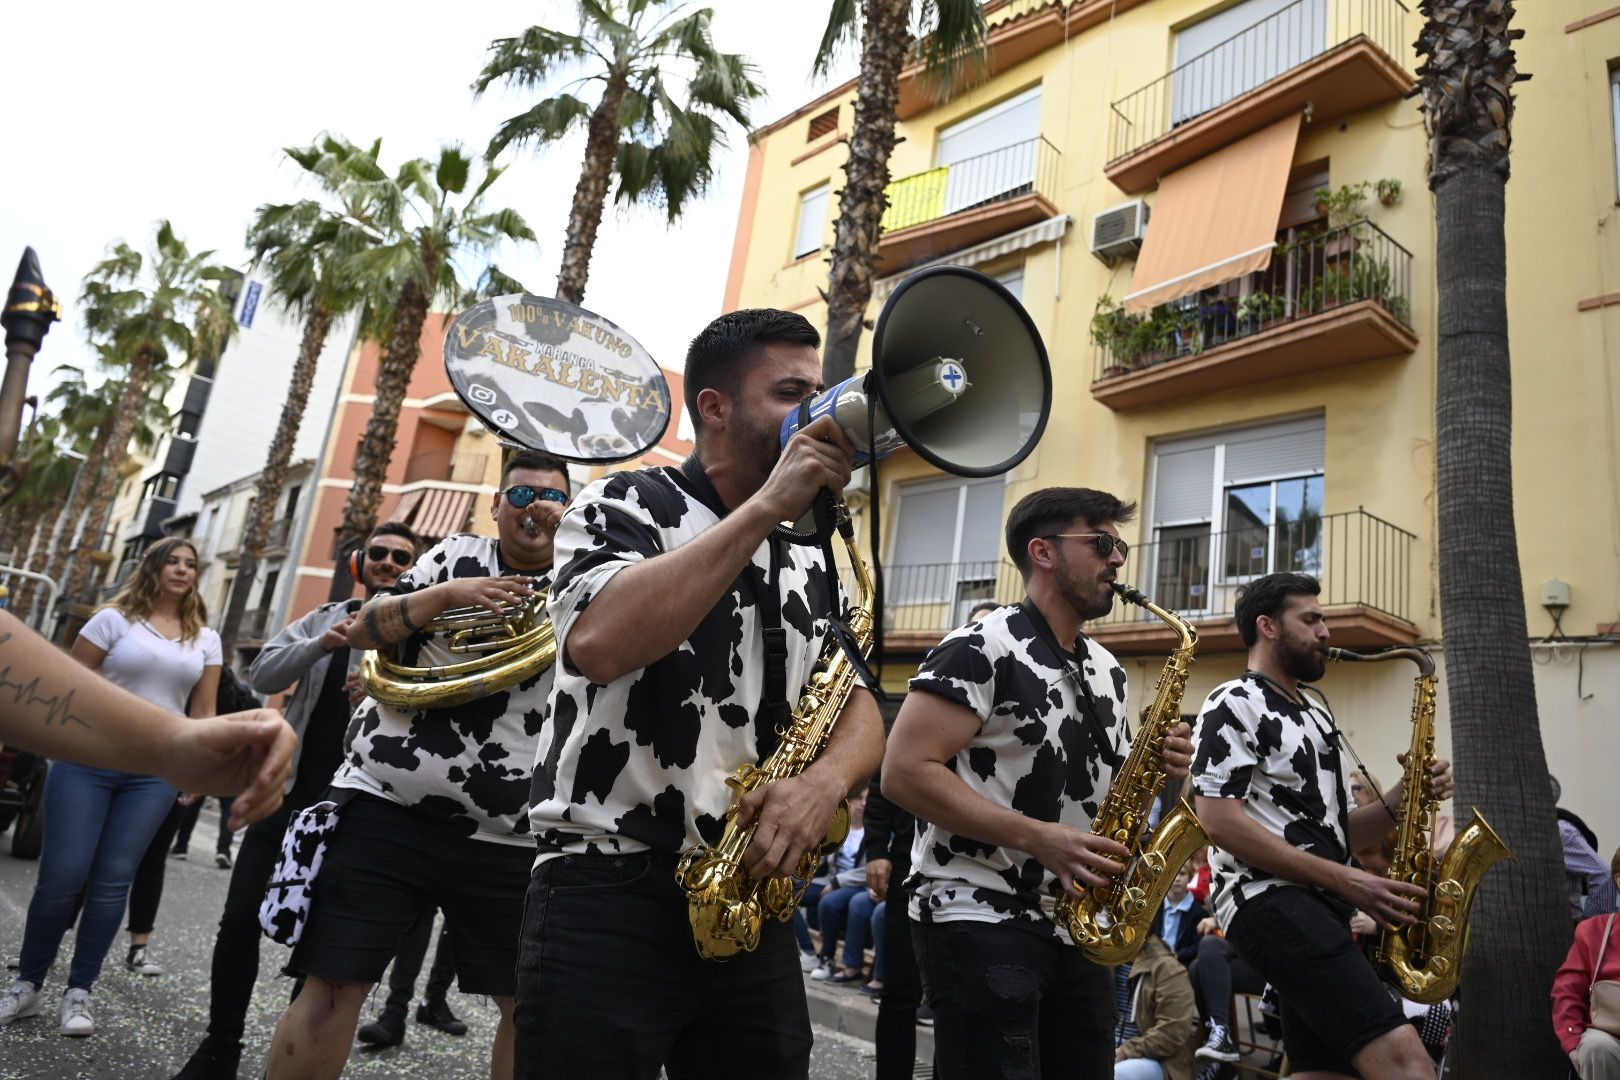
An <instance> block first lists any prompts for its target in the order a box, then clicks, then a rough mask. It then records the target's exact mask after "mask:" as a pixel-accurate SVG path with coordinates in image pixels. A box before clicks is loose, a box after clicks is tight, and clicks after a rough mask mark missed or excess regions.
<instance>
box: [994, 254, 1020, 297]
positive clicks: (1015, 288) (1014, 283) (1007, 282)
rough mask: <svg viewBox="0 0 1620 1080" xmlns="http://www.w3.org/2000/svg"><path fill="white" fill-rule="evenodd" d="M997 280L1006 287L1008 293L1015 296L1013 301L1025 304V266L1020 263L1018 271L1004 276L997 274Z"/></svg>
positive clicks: (1010, 271)
mask: <svg viewBox="0 0 1620 1080" xmlns="http://www.w3.org/2000/svg"><path fill="white" fill-rule="evenodd" d="M996 280H997V281H999V282H1001V284H1002V285H1004V286H1005V287H1006V289H1007V291H1008V292H1010V293H1012V294H1013V299H1015V300H1017V301H1018V302H1019V303H1023V302H1024V267H1023V264H1021V263H1020V264H1019V266H1018V268H1017V269H1016V270H1008V271H1007V272H1006V273H1004V274H997V275H996Z"/></svg>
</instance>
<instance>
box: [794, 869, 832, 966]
mask: <svg viewBox="0 0 1620 1080" xmlns="http://www.w3.org/2000/svg"><path fill="white" fill-rule="evenodd" d="M826 887H827V886H826V885H824V884H823V883H821V882H819V881H812V882H811V883H810V884H809V885H806V886H805V888H804V898H803V899H801V900H800V901H799V906H798V907H796V908H794V909H793V936H794V937H795V938H797V939H798V940H799V951H800V952H815V951H816V943H815V942H814V941H812V940H811V939H810V931H811V929H816V930H819V929H821V927H820V926H818V925H816V923H817V921H818V920H817V919H815V918H810V917H811V916H816V905H817V903H819V902H820V900H821V891H822V890H823V889H825V888H826Z"/></svg>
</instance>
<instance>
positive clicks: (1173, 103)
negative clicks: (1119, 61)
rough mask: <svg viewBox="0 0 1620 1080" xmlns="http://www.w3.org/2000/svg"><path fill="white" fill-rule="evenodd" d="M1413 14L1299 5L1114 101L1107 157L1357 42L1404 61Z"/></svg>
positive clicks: (1392, 4)
mask: <svg viewBox="0 0 1620 1080" xmlns="http://www.w3.org/2000/svg"><path fill="white" fill-rule="evenodd" d="M1406 15H1407V9H1406V6H1405V5H1404V4H1402V3H1401V2H1400V0H1295V2H1294V3H1292V4H1289V5H1288V6H1287V7H1285V8H1283V9H1282V10H1281V11H1278V12H1277V13H1276V14H1274V15H1270V16H1268V17H1267V18H1265V19H1262V20H1261V21H1259V22H1257V23H1255V24H1254V25H1253V26H1251V27H1249V28H1248V29H1247V30H1242V31H1239V32H1238V33H1236V34H1233V35H1232V36H1231V37H1229V38H1227V39H1226V40H1225V41H1223V42H1221V43H1220V44H1218V45H1214V46H1212V47H1211V48H1210V49H1209V50H1208V51H1206V52H1203V53H1200V54H1199V55H1197V56H1194V57H1192V58H1191V59H1189V60H1186V61H1184V62H1183V63H1181V64H1179V65H1177V66H1176V67H1175V68H1173V69H1171V70H1170V71H1169V72H1168V73H1167V74H1165V75H1163V76H1161V77H1160V78H1157V79H1155V80H1153V81H1152V82H1150V83H1148V84H1147V85H1146V86H1144V87H1142V88H1141V89H1139V90H1135V91H1133V92H1131V93H1129V94H1127V95H1125V96H1124V97H1122V98H1120V99H1119V100H1118V101H1116V102H1114V103H1113V106H1112V118H1111V130H1110V132H1109V143H1108V145H1109V153H1108V158H1109V160H1110V161H1113V160H1116V159H1118V158H1122V157H1124V156H1125V155H1126V154H1130V153H1133V152H1134V151H1136V150H1139V149H1141V148H1142V147H1144V146H1146V145H1147V144H1148V143H1150V142H1152V141H1153V140H1154V139H1157V138H1159V137H1161V136H1163V135H1167V134H1169V133H1170V131H1171V130H1172V129H1174V128H1175V127H1177V126H1178V125H1180V124H1184V123H1186V122H1187V121H1188V120H1191V119H1193V118H1195V117H1198V116H1201V115H1203V114H1204V113H1206V112H1208V111H1210V110H1211V109H1214V108H1217V107H1218V106H1220V105H1223V104H1225V103H1226V102H1228V101H1231V100H1232V99H1233V98H1235V97H1237V96H1239V95H1240V94H1244V93H1247V92H1248V91H1250V90H1253V89H1255V88H1256V87H1258V86H1260V85H1262V84H1263V83H1267V82H1270V81H1271V80H1272V79H1275V78H1276V77H1277V76H1279V75H1282V74H1284V73H1286V72H1288V71H1291V70H1293V69H1294V68H1296V67H1299V66H1300V65H1301V64H1304V63H1307V62H1308V61H1310V60H1312V59H1314V58H1315V57H1317V56H1320V55H1322V54H1323V53H1325V52H1327V51H1328V50H1330V49H1333V48H1335V47H1337V46H1339V45H1343V44H1344V43H1346V42H1348V41H1350V40H1352V39H1354V38H1357V37H1364V38H1366V39H1367V40H1369V41H1371V42H1372V43H1373V44H1374V45H1376V46H1378V48H1379V49H1381V50H1383V52H1384V53H1386V54H1387V55H1389V56H1391V57H1405V56H1406V52H1407V46H1406V36H1407V31H1406Z"/></svg>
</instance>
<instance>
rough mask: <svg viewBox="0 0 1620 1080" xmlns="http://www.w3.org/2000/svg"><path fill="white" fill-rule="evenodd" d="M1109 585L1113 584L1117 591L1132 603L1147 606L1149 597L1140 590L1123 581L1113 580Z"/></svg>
mask: <svg viewBox="0 0 1620 1080" xmlns="http://www.w3.org/2000/svg"><path fill="white" fill-rule="evenodd" d="M1109 585H1110V586H1112V588H1113V590H1114V591H1115V592H1116V593H1118V594H1119V595H1120V596H1122V597H1124V598H1125V599H1127V600H1129V601H1130V602H1131V603H1133V604H1137V605H1140V606H1142V607H1146V606H1147V602H1148V598H1147V597H1146V596H1143V595H1142V593H1141V591H1140V590H1138V589H1133V588H1132V587H1131V586H1129V585H1127V584H1125V583H1124V582H1123V581H1111V582H1109Z"/></svg>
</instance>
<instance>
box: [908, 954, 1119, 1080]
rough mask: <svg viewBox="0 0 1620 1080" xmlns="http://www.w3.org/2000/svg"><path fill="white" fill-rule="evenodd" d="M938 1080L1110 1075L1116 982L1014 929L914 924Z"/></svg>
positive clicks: (1086, 963) (1108, 974) (1078, 957)
mask: <svg viewBox="0 0 1620 1080" xmlns="http://www.w3.org/2000/svg"><path fill="white" fill-rule="evenodd" d="M911 930H912V937H913V940H914V941H915V942H916V946H917V964H918V967H919V968H920V969H921V972H922V980H923V986H924V988H925V990H926V993H927V997H928V1003H929V1004H930V1005H932V1006H933V1009H934V1017H935V1022H934V1075H935V1076H936V1077H938V1078H939V1080H991V1078H999V1080H1039V1078H1041V1077H1046V1078H1047V1080H1053V1078H1055V1077H1067V1076H1094V1077H1107V1076H1112V1075H1113V1072H1114V981H1113V976H1112V973H1111V970H1110V969H1109V968H1106V967H1101V966H1099V965H1097V964H1093V963H1091V962H1090V961H1089V960H1087V959H1086V958H1085V957H1084V956H1082V955H1081V953H1080V950H1079V949H1077V948H1075V947H1074V946H1072V945H1065V944H1063V943H1062V942H1061V941H1058V940H1057V939H1056V938H1054V937H1048V936H1045V935H1043V934H1042V933H1040V932H1037V931H1036V930H1035V929H1033V928H1031V929H1025V928H1023V927H1020V926H1015V925H1013V924H1011V923H980V922H945V923H915V922H914V923H912V925H911Z"/></svg>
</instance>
